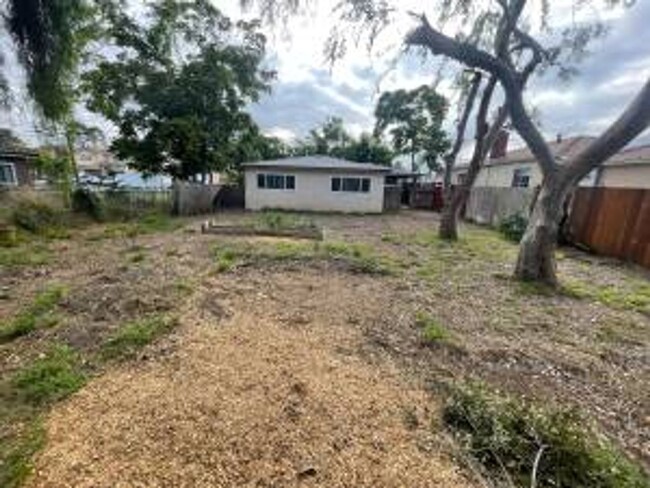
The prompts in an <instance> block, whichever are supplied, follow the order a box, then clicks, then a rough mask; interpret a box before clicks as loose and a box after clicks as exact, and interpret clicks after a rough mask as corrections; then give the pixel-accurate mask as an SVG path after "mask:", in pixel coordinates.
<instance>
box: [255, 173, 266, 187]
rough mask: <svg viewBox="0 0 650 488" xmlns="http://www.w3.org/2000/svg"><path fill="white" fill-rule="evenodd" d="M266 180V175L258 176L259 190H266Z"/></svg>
mask: <svg viewBox="0 0 650 488" xmlns="http://www.w3.org/2000/svg"><path fill="white" fill-rule="evenodd" d="M265 183H266V179H265V178H264V175H263V174H262V173H258V175H257V187H258V188H265V187H266V185H265Z"/></svg>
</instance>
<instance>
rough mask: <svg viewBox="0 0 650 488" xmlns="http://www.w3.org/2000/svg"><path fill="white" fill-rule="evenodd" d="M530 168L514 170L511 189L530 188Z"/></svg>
mask: <svg viewBox="0 0 650 488" xmlns="http://www.w3.org/2000/svg"><path fill="white" fill-rule="evenodd" d="M530 173H531V171H530V168H514V169H513V170H512V182H511V184H510V187H511V188H530V176H531V175H530Z"/></svg>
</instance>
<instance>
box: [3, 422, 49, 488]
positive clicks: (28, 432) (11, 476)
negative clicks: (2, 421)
mask: <svg viewBox="0 0 650 488" xmlns="http://www.w3.org/2000/svg"><path fill="white" fill-rule="evenodd" d="M27 422H28V425H26V426H25V430H24V433H23V435H21V436H19V437H17V438H15V439H6V438H4V439H3V443H2V445H1V446H0V486H3V487H5V488H18V487H20V486H22V484H23V482H24V481H25V479H26V478H27V477H28V476H29V474H30V473H31V472H32V464H31V459H32V457H33V456H34V454H35V453H36V452H38V451H39V450H40V449H41V448H42V447H43V445H44V444H45V429H44V428H43V425H42V423H41V422H40V420H38V419H35V420H29V421H27Z"/></svg>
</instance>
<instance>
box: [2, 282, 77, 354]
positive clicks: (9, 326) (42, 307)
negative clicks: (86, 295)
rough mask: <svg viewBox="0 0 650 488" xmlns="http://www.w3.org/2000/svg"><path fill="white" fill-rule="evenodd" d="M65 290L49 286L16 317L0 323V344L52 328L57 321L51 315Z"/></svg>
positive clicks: (64, 294) (56, 286) (63, 296)
mask: <svg viewBox="0 0 650 488" xmlns="http://www.w3.org/2000/svg"><path fill="white" fill-rule="evenodd" d="M66 293H67V290H66V288H65V287H63V286H59V285H55V286H50V287H49V288H47V289H46V290H44V291H43V292H41V293H39V294H38V295H37V296H36V298H35V299H34V301H33V302H32V303H31V304H29V305H28V306H27V307H26V308H25V309H24V310H21V311H20V312H19V313H18V315H17V316H16V317H14V318H13V319H11V320H8V321H6V322H4V323H0V343H2V342H8V341H11V340H13V339H15V338H17V337H20V336H23V335H26V334H29V333H30V332H32V331H33V330H36V329H42V328H46V327H52V326H53V325H55V324H56V323H57V322H58V321H59V317H58V316H57V315H56V314H54V313H53V310H54V308H55V307H56V306H57V305H58V304H59V303H60V302H61V300H63V298H65V296H66Z"/></svg>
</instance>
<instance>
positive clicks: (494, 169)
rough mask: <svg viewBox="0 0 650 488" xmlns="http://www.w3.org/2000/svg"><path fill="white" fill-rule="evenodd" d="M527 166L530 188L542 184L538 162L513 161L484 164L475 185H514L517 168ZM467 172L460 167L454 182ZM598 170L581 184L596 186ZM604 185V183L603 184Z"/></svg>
mask: <svg viewBox="0 0 650 488" xmlns="http://www.w3.org/2000/svg"><path fill="white" fill-rule="evenodd" d="M520 168H527V169H528V171H529V173H528V174H529V175H530V180H529V185H528V187H529V188H535V187H536V186H537V185H541V184H542V180H543V176H542V171H541V169H540V167H539V165H538V164H536V163H533V162H531V163H526V162H522V163H513V164H500V165H496V166H484V167H483V168H481V171H479V174H478V176H477V177H476V182H475V183H474V186H475V187H493V188H494V187H497V188H510V187H511V186H512V177H513V174H514V171H515V169H520ZM463 173H467V168H458V169H456V170H454V173H453V175H452V184H455V185H457V184H459V175H461V174H463ZM595 181H596V171H593V172H592V173H590V174H589V175H587V176H586V177H585V178H584V179H583V180H582V181H581V182H580V186H587V187H590V186H595ZM602 186H604V185H602Z"/></svg>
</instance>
